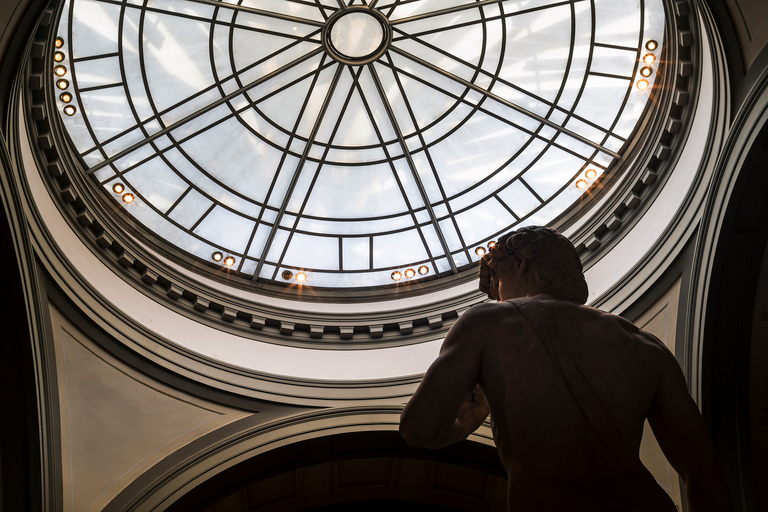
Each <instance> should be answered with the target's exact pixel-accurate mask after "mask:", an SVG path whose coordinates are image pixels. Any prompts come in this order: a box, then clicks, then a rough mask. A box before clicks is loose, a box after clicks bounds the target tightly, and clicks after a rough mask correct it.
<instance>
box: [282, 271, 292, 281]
mask: <svg viewBox="0 0 768 512" xmlns="http://www.w3.org/2000/svg"><path fill="white" fill-rule="evenodd" d="M283 279H285V280H286V281H290V280H291V279H293V272H291V271H290V270H283Z"/></svg>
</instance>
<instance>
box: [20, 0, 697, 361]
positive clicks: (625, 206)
mask: <svg viewBox="0 0 768 512" xmlns="http://www.w3.org/2000/svg"><path fill="white" fill-rule="evenodd" d="M56 3H57V2H54V3H53V4H52V5H53V7H51V8H49V9H48V10H47V11H46V13H45V15H44V16H43V18H42V20H41V25H40V26H41V28H40V29H39V30H37V31H36V36H35V38H34V40H33V42H32V59H31V61H30V63H29V67H28V73H29V74H28V78H27V80H28V84H29V91H30V93H29V94H28V95H26V97H25V104H24V110H25V114H26V116H27V118H28V119H31V120H33V122H30V123H29V129H30V137H31V139H32V140H33V141H36V142H37V149H38V151H37V155H36V159H37V164H38V167H39V168H40V169H41V170H42V172H43V173H44V174H45V175H46V180H45V181H46V184H47V187H48V189H49V192H50V193H51V195H52V196H53V197H56V198H57V204H58V207H59V209H60V210H61V211H62V213H63V214H64V216H65V218H66V219H67V220H68V222H69V224H70V226H71V227H72V228H73V230H74V231H75V232H76V233H77V234H78V236H79V237H80V238H81V240H82V241H83V242H84V243H85V244H86V245H88V246H89V247H90V249H91V251H93V252H94V253H95V254H98V255H99V257H100V259H101V260H102V261H103V262H104V263H105V264H106V265H108V266H111V267H112V268H113V269H115V272H116V273H118V274H119V275H121V276H122V277H123V278H124V279H125V280H126V281H127V282H129V283H130V284H131V285H132V286H133V287H134V288H136V289H137V290H141V291H142V293H145V294H146V295H148V296H150V297H152V298H153V299H154V300H155V301H157V302H159V303H160V304H162V305H164V306H165V307H168V308H170V309H172V310H174V311H176V312H178V313H180V314H182V315H184V316H186V317H188V318H193V319H195V320H196V321H199V322H201V323H203V324H205V325H209V326H211V327H214V328H216V329H220V330H222V331H224V332H228V333H232V334H236V335H238V336H242V337H245V338H249V339H253V340H258V341H262V342H266V343H274V344H280V345H286V346H295V347H307V348H313V349H318V348H320V349H343V350H349V349H355V348H361V349H365V348H370V347H374V346H375V347H377V348H380V347H394V346H401V345H410V344H414V343H420V342H425V341H432V340H436V339H441V338H442V337H443V336H444V335H445V332H446V331H447V328H448V327H449V326H450V324H451V323H452V322H453V320H455V318H457V317H458V316H459V315H460V314H461V313H462V312H463V311H465V310H466V309H468V308H469V307H470V306H472V305H474V304H477V303H479V302H482V301H484V300H485V298H484V297H483V296H482V295H481V294H480V293H479V292H476V291H472V290H473V287H472V286H471V285H470V286H469V287H467V286H459V288H460V289H462V290H464V291H463V292H461V293H459V294H458V295H456V294H453V295H451V294H450V293H442V294H440V293H438V294H435V293H434V291H435V288H434V286H438V287H441V288H443V289H445V288H446V287H451V286H457V285H460V284H461V283H467V282H468V281H474V280H475V279H476V274H475V272H476V271H475V270H473V269H470V270H468V271H465V272H463V273H461V274H459V275H458V276H456V277H454V278H452V279H448V280H445V279H441V280H438V281H436V282H435V283H434V285H433V286H432V287H430V286H427V285H428V283H427V285H418V286H416V287H414V288H419V286H420V287H421V289H418V290H416V291H415V292H414V293H417V294H418V293H430V295H422V297H423V298H424V300H425V302H427V303H425V304H421V305H418V306H409V307H407V308H402V309H394V310H391V309H392V308H391V306H389V307H387V306H385V304H391V302H390V303H387V302H383V303H381V304H382V305H383V306H382V308H381V311H377V312H372V313H371V312H369V313H360V312H352V313H337V312H330V311H321V312H317V313H311V312H307V311H305V308H304V307H303V306H302V303H300V302H296V303H295V305H294V306H292V307H288V308H285V307H278V306H274V305H271V304H269V303H268V302H269V300H268V299H267V300H265V301H260V302H258V303H257V302H254V301H250V300H247V299H246V298H244V297H245V296H247V295H248V293H243V294H240V293H238V286H241V283H238V281H237V280H235V279H224V281H226V282H227V285H228V286H227V288H226V289H222V287H220V286H218V287H217V286H215V285H214V286H208V285H206V284H203V281H202V280H200V279H196V278H194V277H190V274H189V272H186V271H185V268H183V267H182V268H179V267H176V266H175V265H170V264H166V263H167V262H168V261H169V260H170V259H171V258H170V255H163V254H160V253H158V252H156V250H155V249H154V248H152V249H150V248H149V247H147V246H145V245H143V244H141V243H139V242H137V240H136V239H135V238H134V236H133V233H134V230H133V229H132V228H129V229H126V225H130V224H131V222H130V219H128V220H127V221H126V219H121V218H120V217H122V216H121V214H120V212H119V211H118V209H117V208H116V207H115V205H114V203H113V202H112V201H109V200H107V198H106V197H105V196H104V193H103V191H101V190H100V189H97V187H95V186H94V185H93V184H92V183H91V181H90V180H89V179H88V178H87V177H86V176H85V174H84V173H82V172H80V171H79V168H80V164H79V162H78V160H77V158H76V157H75V155H74V154H72V153H71V152H70V150H69V149H68V144H66V143H62V142H61V141H65V140H66V135H65V134H64V132H63V130H61V128H60V126H59V124H58V115H57V113H56V112H55V111H54V110H52V107H50V105H52V104H53V101H51V94H53V93H52V89H53V80H52V74H51V73H49V72H48V68H47V66H45V62H46V59H47V58H48V55H49V53H50V52H49V51H48V49H49V47H51V42H52V37H53V35H52V31H51V30H50V29H49V30H46V27H50V26H51V25H52V24H53V20H54V19H55V18H56V17H55V15H54V14H55V11H56V9H57V8H56V7H55V5H56ZM665 6H666V9H667V10H668V12H671V13H675V15H674V16H670V17H669V21H668V23H667V26H666V38H667V40H668V41H673V42H674V43H675V44H669V45H667V46H666V48H665V49H664V54H663V59H662V60H663V61H664V62H667V64H662V65H664V66H666V70H665V71H662V73H660V77H662V76H663V77H664V78H663V84H662V85H663V86H662V87H660V88H659V89H658V91H659V94H658V95H657V96H656V102H657V103H658V105H659V107H658V109H650V110H649V113H648V114H646V117H645V119H644V121H643V123H642V124H641V125H640V126H639V127H638V129H637V133H642V134H643V135H642V136H640V138H637V137H636V138H635V141H634V143H633V144H634V145H633V146H632V147H630V148H628V150H627V152H626V156H625V157H624V159H623V160H622V161H621V162H619V163H618V164H617V165H616V166H615V167H614V174H616V175H617V176H618V175H619V174H623V176H622V177H620V178H617V179H616V180H615V181H616V183H615V184H613V181H614V180H610V179H609V180H608V181H604V182H603V183H597V184H596V185H595V187H594V188H593V189H592V190H593V192H594V193H592V195H591V196H590V199H589V200H587V201H585V203H584V205H583V208H581V209H580V210H579V209H577V211H575V212H574V213H572V214H569V215H568V216H566V217H564V218H561V219H558V221H557V222H556V225H557V227H559V228H560V229H566V228H569V227H570V229H571V230H572V231H573V233H572V234H571V237H572V239H574V241H575V243H576V245H577V247H578V248H579V250H580V251H581V255H582V259H583V261H584V262H585V264H586V265H587V266H589V265H591V264H593V263H594V262H595V261H597V260H599V259H600V258H601V257H602V255H603V254H605V253H606V252H608V251H610V249H611V248H612V247H613V246H614V245H615V244H616V243H617V242H618V241H620V240H621V238H622V237H623V236H624V235H625V234H626V232H628V231H629V230H631V228H632V227H633V226H634V223H635V222H636V220H637V219H638V218H640V217H641V216H642V213H643V212H644V211H645V208H647V207H648V205H649V204H651V203H652V202H653V200H654V199H655V197H656V195H657V194H658V191H659V190H660V189H661V188H663V185H664V183H665V182H666V179H667V176H668V174H669V172H670V171H671V169H672V168H673V167H674V163H675V156H676V155H677V153H678V152H679V150H680V147H681V146H682V145H683V143H684V141H685V135H686V133H687V127H688V125H689V124H690V123H689V120H690V119H689V118H690V117H691V115H692V114H691V112H690V111H691V110H692V109H689V108H687V107H688V104H689V101H690V98H691V97H692V95H693V93H694V91H695V87H694V84H695V83H697V75H696V73H697V71H696V70H697V68H698V66H697V65H696V64H697V62H696V58H697V57H696V51H695V48H696V44H695V42H696V31H695V26H696V23H695V22H694V23H692V22H691V16H692V12H693V10H692V8H691V4H690V2H689V0H679V1H672V0H668V1H667V2H666V3H665ZM59 8H60V7H59ZM670 62H671V63H673V64H669V63H670ZM660 82H661V81H660ZM648 148H651V149H648ZM598 203H599V208H598V212H597V213H594V212H590V217H589V219H588V221H587V222H584V219H583V218H582V219H579V217H580V216H583V215H584V214H585V213H584V212H585V210H586V209H587V208H588V207H589V206H590V205H593V204H598ZM116 218H118V219H119V220H116ZM579 223H581V225H580V226H579V227H575V226H576V224H579ZM164 258H167V259H164ZM174 259H175V260H176V261H178V260H179V259H180V258H179V257H178V255H174ZM193 266H197V267H199V268H203V266H200V265H199V264H196V265H193ZM206 270H207V267H206ZM213 278H214V279H215V278H216V277H215V276H213ZM231 285H235V286H234V287H232V286H231ZM249 286H250V289H249V290H248V292H249V293H252V292H253V291H254V288H253V284H252V283H251V284H249ZM256 291H258V292H261V293H270V291H269V290H267V289H266V288H261V289H260V290H256ZM93 295H94V296H96V297H97V296H98V291H97V290H94V293H93ZM343 297H346V299H345V300H349V301H357V300H367V299H370V298H369V297H366V295H365V293H354V292H353V293H348V294H347V295H345V296H343ZM341 298H342V295H338V294H337V296H336V299H337V300H341ZM429 301H431V302H429Z"/></svg>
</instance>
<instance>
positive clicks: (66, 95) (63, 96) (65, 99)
mask: <svg viewBox="0 0 768 512" xmlns="http://www.w3.org/2000/svg"><path fill="white" fill-rule="evenodd" d="M59 99H61V101H63V102H64V103H69V102H70V101H72V95H71V94H69V93H68V92H63V93H61V96H59Z"/></svg>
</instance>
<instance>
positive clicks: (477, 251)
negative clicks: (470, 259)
mask: <svg viewBox="0 0 768 512" xmlns="http://www.w3.org/2000/svg"><path fill="white" fill-rule="evenodd" d="M485 253H486V250H485V247H478V248H477V249H475V254H477V255H478V256H485Z"/></svg>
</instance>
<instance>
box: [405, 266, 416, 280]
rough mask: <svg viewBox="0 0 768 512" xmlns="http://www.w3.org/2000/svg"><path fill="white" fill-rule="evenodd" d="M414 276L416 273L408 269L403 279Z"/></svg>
mask: <svg viewBox="0 0 768 512" xmlns="http://www.w3.org/2000/svg"><path fill="white" fill-rule="evenodd" d="M415 275H416V271H415V270H413V269H412V268H409V269H408V270H406V271H405V277H407V278H408V279H410V278H412V277H413V276H415Z"/></svg>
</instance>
